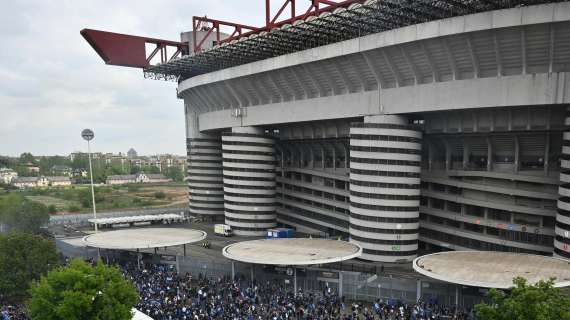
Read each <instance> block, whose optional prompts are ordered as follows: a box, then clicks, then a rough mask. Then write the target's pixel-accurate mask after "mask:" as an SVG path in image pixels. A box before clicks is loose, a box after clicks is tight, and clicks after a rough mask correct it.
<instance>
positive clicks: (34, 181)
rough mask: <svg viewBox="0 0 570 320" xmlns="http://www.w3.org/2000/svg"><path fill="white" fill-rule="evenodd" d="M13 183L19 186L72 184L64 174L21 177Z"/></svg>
mask: <svg viewBox="0 0 570 320" xmlns="http://www.w3.org/2000/svg"><path fill="white" fill-rule="evenodd" d="M12 184H13V185H14V186H16V187H18V188H22V189H24V188H38V187H50V186H52V187H58V186H69V185H71V179H69V177H64V176H53V177H44V176H41V177H20V178H16V179H14V180H12Z"/></svg>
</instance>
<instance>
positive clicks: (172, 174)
mask: <svg viewBox="0 0 570 320" xmlns="http://www.w3.org/2000/svg"><path fill="white" fill-rule="evenodd" d="M166 176H167V177H169V178H170V179H172V181H176V182H182V181H184V172H182V170H181V169H180V168H179V167H170V168H168V170H167V172H166Z"/></svg>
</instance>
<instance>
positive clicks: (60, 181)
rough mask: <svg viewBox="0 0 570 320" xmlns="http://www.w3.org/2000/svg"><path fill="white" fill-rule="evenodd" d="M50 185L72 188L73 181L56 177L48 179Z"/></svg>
mask: <svg viewBox="0 0 570 320" xmlns="http://www.w3.org/2000/svg"><path fill="white" fill-rule="evenodd" d="M47 180H48V183H49V185H50V186H52V187H58V186H70V185H71V179H69V177H66V176H54V177H47Z"/></svg>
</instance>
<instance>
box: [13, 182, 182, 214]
mask: <svg viewBox="0 0 570 320" xmlns="http://www.w3.org/2000/svg"><path fill="white" fill-rule="evenodd" d="M13 192H21V193H22V195H24V196H25V197H26V198H27V199H29V200H31V201H35V202H38V203H42V204H44V205H46V206H49V205H54V206H55V207H56V208H57V211H58V214H59V213H69V212H89V211H91V190H90V187H89V186H88V185H73V186H71V187H53V188H44V189H28V190H24V191H13ZM187 192H188V188H187V186H186V185H185V184H184V183H164V184H129V185H113V186H107V185H101V186H97V187H95V202H96V204H97V211H114V210H118V209H137V208H158V207H181V206H184V205H185V204H186V202H187V194H188V193H187Z"/></svg>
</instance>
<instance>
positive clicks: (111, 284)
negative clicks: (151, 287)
mask: <svg viewBox="0 0 570 320" xmlns="http://www.w3.org/2000/svg"><path fill="white" fill-rule="evenodd" d="M30 292H31V299H30V301H29V304H28V307H29V308H28V309H29V312H30V316H31V317H32V319H35V320H64V319H65V320H92V319H93V320H94V319H97V320H103V319H104V320H127V319H128V320H130V319H131V318H132V314H131V309H132V308H133V307H134V306H135V304H136V303H137V301H138V293H137V290H136V289H135V287H134V286H133V284H132V283H131V282H129V281H128V280H126V279H125V278H124V277H123V275H122V273H121V271H120V270H119V269H118V268H116V267H109V266H106V265H104V264H103V263H102V262H99V263H98V264H97V265H96V266H95V267H92V266H90V265H88V264H87V263H85V262H83V261H81V260H73V261H72V262H71V264H70V265H69V266H68V267H60V268H58V269H56V270H53V271H51V272H50V273H49V274H48V275H47V276H45V277H42V279H41V280H40V281H39V282H38V283H36V284H34V285H33V286H32V289H31V290H30Z"/></svg>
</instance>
